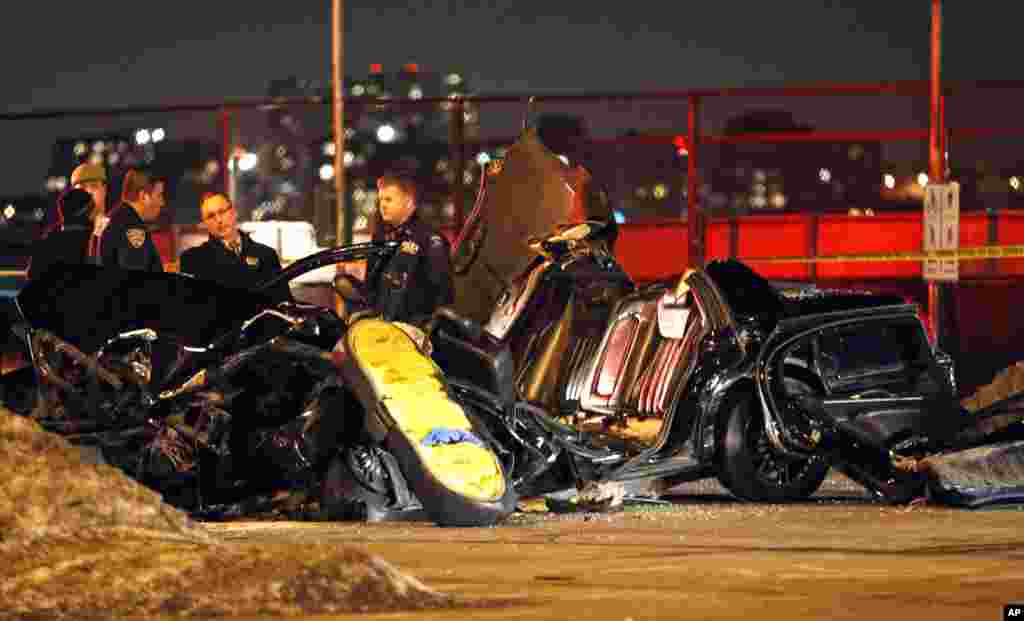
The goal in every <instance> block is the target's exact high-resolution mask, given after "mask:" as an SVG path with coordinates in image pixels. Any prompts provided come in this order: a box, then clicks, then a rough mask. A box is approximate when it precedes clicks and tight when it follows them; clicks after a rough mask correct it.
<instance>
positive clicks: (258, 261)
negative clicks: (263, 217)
mask: <svg viewBox="0 0 1024 621" xmlns="http://www.w3.org/2000/svg"><path fill="white" fill-rule="evenodd" d="M199 212H200V215H201V218H202V220H203V224H205V225H206V228H207V230H209V231H210V238H209V239H208V240H206V241H205V242H203V243H202V244H200V245H199V246H196V247H194V248H189V249H188V250H186V251H185V252H184V253H182V255H181V267H180V271H181V272H183V273H186V274H192V275H193V276H196V277H197V278H204V279H207V280H214V281H217V282H219V283H221V284H224V285H228V286H231V287H241V288H246V289H248V288H252V287H254V286H255V285H257V284H258V283H260V282H263V281H264V280H267V279H268V278H270V277H271V276H274V275H276V274H277V273H278V272H280V271H281V260H280V259H279V258H278V256H277V252H276V251H274V249H273V248H271V247H270V246H267V245H265V244H261V243H259V242H257V241H253V239H252V238H250V237H249V236H248V235H246V234H245V233H243V232H242V231H240V230H239V229H238V212H237V211H236V210H235V207H234V205H232V204H231V201H230V200H229V199H228V198H227V197H226V196H224V195H223V194H210V195H208V196H207V197H206V198H204V199H203V202H202V203H201V204H200V205H199ZM271 295H272V296H273V297H274V299H275V300H277V301H278V302H286V301H291V300H292V296H291V291H290V290H289V289H288V284H287V283H281V285H280V286H279V287H278V288H277V289H276V290H275V291H273V292H272V293H271Z"/></svg>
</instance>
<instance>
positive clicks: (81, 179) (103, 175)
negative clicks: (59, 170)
mask: <svg viewBox="0 0 1024 621" xmlns="http://www.w3.org/2000/svg"><path fill="white" fill-rule="evenodd" d="M71 187H72V188H78V189H81V190H85V191H86V192H88V193H89V195H90V196H92V201H93V203H94V204H95V205H96V209H97V210H99V212H100V213H105V212H106V210H107V170H106V169H105V168H103V166H102V165H101V164H90V163H88V162H87V163H85V164H79V165H78V167H77V168H75V170H73V171H72V172H71Z"/></svg>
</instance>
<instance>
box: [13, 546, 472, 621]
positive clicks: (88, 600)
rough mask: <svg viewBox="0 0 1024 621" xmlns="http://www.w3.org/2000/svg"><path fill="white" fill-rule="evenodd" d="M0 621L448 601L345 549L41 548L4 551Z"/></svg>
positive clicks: (353, 608)
mask: <svg viewBox="0 0 1024 621" xmlns="http://www.w3.org/2000/svg"><path fill="white" fill-rule="evenodd" d="M5 547H6V548H7V550H6V554H3V555H2V557H0V558H2V559H3V563H4V567H5V569H3V570H0V619H4V620H6V619H19V620H28V619H75V620H76V621H78V620H83V619H85V620H87V619H123V618H144V619H151V618H162V617H164V616H168V617H169V616H175V617H194V618H208V617H231V616H244V617H246V618H268V617H279V616H294V615H302V614H324V613H341V612H384V611H399V610H415V609H423V608H439V607H447V606H451V605H453V603H454V602H453V600H452V599H451V598H449V597H447V596H445V595H442V594H440V593H436V592H434V591H432V590H430V589H428V588H427V587H425V586H424V585H423V584H421V583H420V582H418V581H417V580H416V579H414V578H411V577H409V576H406V575H404V574H403V573H401V572H400V571H398V570H397V569H395V568H394V567H393V566H391V565H390V564H389V563H387V562H385V561H383V560H382V559H380V558H378V557H375V556H372V555H370V554H367V553H366V552H363V551H360V550H356V549H353V548H349V547H345V546H328V545H262V546H256V545H251V544H222V545H210V544H184V543H181V542H168V541H165V540H157V541H141V540H140V541H114V542H103V543H99V542H75V541H61V542H56V543H54V542H50V541H47V542H40V543H37V544H35V545H31V546H5Z"/></svg>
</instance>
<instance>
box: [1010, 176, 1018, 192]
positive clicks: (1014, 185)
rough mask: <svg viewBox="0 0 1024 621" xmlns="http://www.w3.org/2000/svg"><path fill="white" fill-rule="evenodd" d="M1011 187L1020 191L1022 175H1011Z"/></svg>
mask: <svg viewBox="0 0 1024 621" xmlns="http://www.w3.org/2000/svg"><path fill="white" fill-rule="evenodd" d="M1010 187H1011V188H1013V191H1014V192H1019V191H1020V177H1010Z"/></svg>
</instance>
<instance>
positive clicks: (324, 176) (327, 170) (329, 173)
mask: <svg viewBox="0 0 1024 621" xmlns="http://www.w3.org/2000/svg"><path fill="white" fill-rule="evenodd" d="M320 179H321V180H323V181H330V180H331V179H334V166H332V165H331V164H324V165H323V166H321V167H320Z"/></svg>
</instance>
